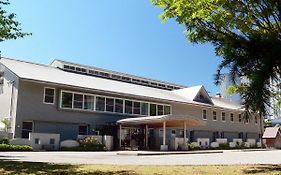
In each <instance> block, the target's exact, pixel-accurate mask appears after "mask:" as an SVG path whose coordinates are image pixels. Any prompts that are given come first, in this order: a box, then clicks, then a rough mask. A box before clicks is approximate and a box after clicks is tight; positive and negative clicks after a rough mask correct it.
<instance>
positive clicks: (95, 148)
mask: <svg viewBox="0 0 281 175" xmlns="http://www.w3.org/2000/svg"><path fill="white" fill-rule="evenodd" d="M60 150H61V151H106V147H105V145H103V144H96V145H91V146H87V147H84V146H81V145H80V146H79V147H73V148H66V147H61V149H60Z"/></svg>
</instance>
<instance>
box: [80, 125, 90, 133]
mask: <svg viewBox="0 0 281 175" xmlns="http://www.w3.org/2000/svg"><path fill="white" fill-rule="evenodd" d="M78 133H79V135H87V134H88V126H87V125H80V126H79V132H78Z"/></svg>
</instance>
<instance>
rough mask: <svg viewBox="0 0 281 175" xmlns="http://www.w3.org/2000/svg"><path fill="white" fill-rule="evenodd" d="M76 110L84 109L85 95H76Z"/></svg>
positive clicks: (74, 103)
mask: <svg viewBox="0 0 281 175" xmlns="http://www.w3.org/2000/svg"><path fill="white" fill-rule="evenodd" d="M73 105H74V108H75V109H82V108H83V95H81V94H74V102H73Z"/></svg>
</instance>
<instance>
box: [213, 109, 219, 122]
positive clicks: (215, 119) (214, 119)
mask: <svg viewBox="0 0 281 175" xmlns="http://www.w3.org/2000/svg"><path fill="white" fill-rule="evenodd" d="M214 113H215V114H216V115H214ZM214 116H216V118H214ZM217 120H218V116H217V111H214V110H213V121H217Z"/></svg>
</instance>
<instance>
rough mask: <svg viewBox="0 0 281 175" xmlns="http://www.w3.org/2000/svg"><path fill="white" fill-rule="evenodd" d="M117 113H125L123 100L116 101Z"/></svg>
mask: <svg viewBox="0 0 281 175" xmlns="http://www.w3.org/2000/svg"><path fill="white" fill-rule="evenodd" d="M115 112H118V113H123V100H122V99H115Z"/></svg>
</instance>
